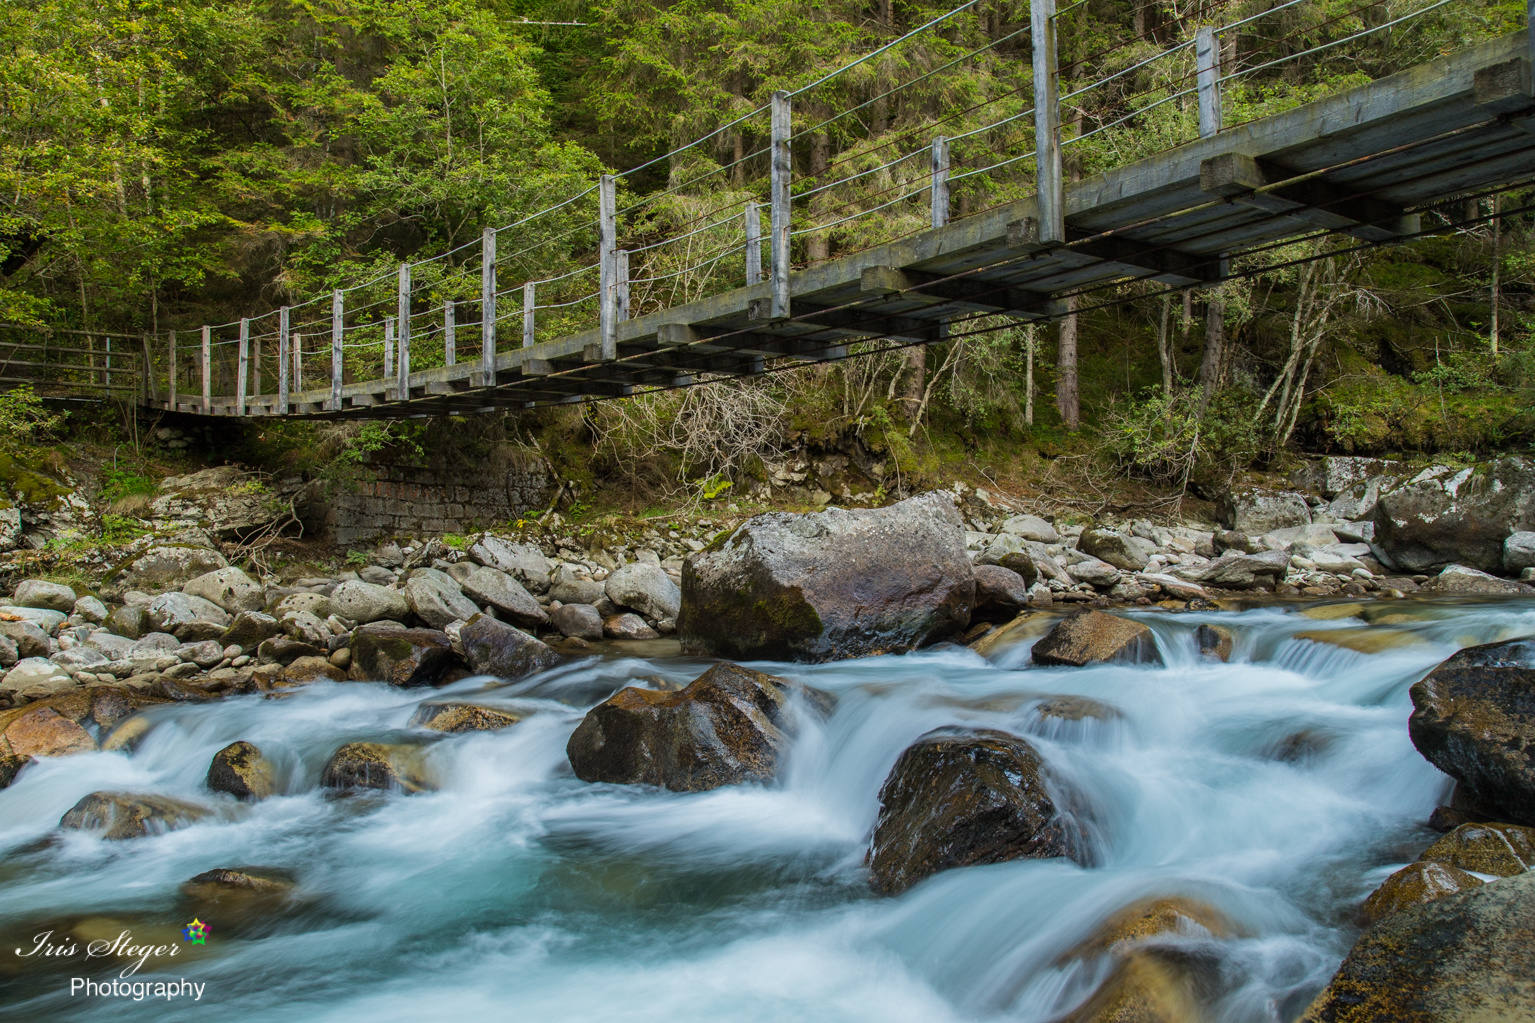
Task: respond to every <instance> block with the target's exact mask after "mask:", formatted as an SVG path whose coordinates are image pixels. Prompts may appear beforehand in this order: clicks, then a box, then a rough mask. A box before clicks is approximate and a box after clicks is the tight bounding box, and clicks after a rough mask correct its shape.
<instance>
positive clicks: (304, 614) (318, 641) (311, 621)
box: [277, 611, 331, 648]
mask: <svg viewBox="0 0 1535 1023" xmlns="http://www.w3.org/2000/svg"><path fill="white" fill-rule="evenodd" d="M277 624H279V625H281V626H282V631H283V632H284V633H286V634H287V636H288V638H289V639H296V640H298V641H299V642H300V643H308V644H309V645H310V646H316V647H322V648H326V647H329V646H330V637H331V631H330V626H329V625H326V624H325V622H324V621H322V620H321V619H319V618H317V617H315V616H314V615H312V614H310V613H309V612H308V611H290V612H288V613H287V614H285V615H283V616H282V617H281V618H280V619H278V622H277Z"/></svg>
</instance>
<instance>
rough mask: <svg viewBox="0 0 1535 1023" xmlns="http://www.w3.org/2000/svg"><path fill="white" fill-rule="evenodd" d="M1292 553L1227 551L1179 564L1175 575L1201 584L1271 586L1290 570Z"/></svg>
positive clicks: (1243, 587) (1235, 587)
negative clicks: (1200, 562) (1192, 563)
mask: <svg viewBox="0 0 1535 1023" xmlns="http://www.w3.org/2000/svg"><path fill="white" fill-rule="evenodd" d="M1289 567H1290V555H1289V554H1288V553H1286V552H1284V551H1264V552H1262V553H1261V554H1234V553H1230V552H1228V553H1226V554H1223V555H1221V556H1220V557H1219V558H1216V559H1215V560H1213V561H1210V562H1206V563H1205V564H1203V565H1195V566H1189V567H1184V566H1179V567H1178V568H1177V569H1175V570H1174V571H1173V573H1172V574H1173V575H1176V576H1178V577H1179V578H1181V579H1187V580H1189V581H1190V582H1196V583H1199V584H1200V585H1202V586H1213V587H1216V588H1217V589H1225V590H1251V589H1261V588H1264V587H1270V588H1272V587H1273V586H1275V585H1276V584H1278V583H1279V582H1280V581H1282V580H1283V579H1284V577H1285V574H1286V573H1287V572H1288V571H1289Z"/></svg>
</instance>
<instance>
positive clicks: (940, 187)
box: [930, 135, 949, 227]
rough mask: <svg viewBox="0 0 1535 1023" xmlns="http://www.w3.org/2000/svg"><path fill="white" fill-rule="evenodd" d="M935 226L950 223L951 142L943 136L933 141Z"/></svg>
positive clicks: (932, 190) (932, 189) (932, 188)
mask: <svg viewBox="0 0 1535 1023" xmlns="http://www.w3.org/2000/svg"><path fill="white" fill-rule="evenodd" d="M930 190H931V192H932V206H933V226H934V227H942V226H943V225H945V224H947V223H948V222H949V140H948V139H946V138H944V137H943V136H942V135H938V136H936V137H935V138H934V139H933V183H932V187H931V189H930Z"/></svg>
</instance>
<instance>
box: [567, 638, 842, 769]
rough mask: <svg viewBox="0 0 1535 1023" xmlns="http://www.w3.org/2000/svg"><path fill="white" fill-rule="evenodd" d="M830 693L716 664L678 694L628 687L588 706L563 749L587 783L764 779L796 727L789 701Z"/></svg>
mask: <svg viewBox="0 0 1535 1023" xmlns="http://www.w3.org/2000/svg"><path fill="white" fill-rule="evenodd" d="M796 695H798V696H800V697H802V698H803V699H805V700H806V701H807V702H809V703H810V704H811V705H812V706H813V707H815V708H816V709H819V710H822V711H825V710H827V709H829V707H830V704H831V702H832V697H831V696H830V695H829V694H826V693H821V692H819V691H818V690H814V689H811V688H810V687H808V686H802V685H800V684H798V683H795V682H791V681H789V680H788V679H783V678H779V677H777V676H775V675H765V674H763V673H762V672H760V671H752V670H751V669H750V668H743V667H741V666H740V665H737V664H729V663H725V664H716V665H715V666H714V667H712V668H710V669H709V670H708V671H706V672H704V673H703V674H702V675H700V676H699V677H698V678H696V679H694V680H693V681H692V682H690V683H688V685H687V686H686V687H685V688H683V689H681V690H680V691H677V692H657V691H655V690H651V689H638V688H635V687H633V686H630V687H628V688H626V689H623V690H620V691H619V692H618V693H616V694H614V695H613V696H612V697H610V698H609V699H607V700H605V701H603V702H602V703H599V704H598V705H597V706H596V707H593V708H592V709H591V711H589V712H588V713H587V715H586V717H585V718H584V719H583V720H582V722H581V724H580V725H578V726H577V727H576V730H575V732H574V734H572V735H571V737H570V742H569V743H568V744H567V746H566V748H565V751H566V754H567V755H568V756H569V758H570V764H571V766H572V767H573V768H575V772H576V777H578V778H580V779H581V780H582V781H589V782H616V783H619V784H625V785H661V786H664V787H665V788H669V789H672V790H673V791H677V792H698V791H702V790H704V789H713V788H718V787H720V786H721V785H734V784H738V783H740V782H745V781H759V782H765V781H768V780H770V779H771V778H772V777H773V776H774V775H775V774H776V773H777V771H778V763H779V758H780V756H781V755H782V754H783V751H784V750H785V748H786V747H787V746H788V744H789V740H790V739H791V738H792V736H793V734H794V730H795V721H794V716H793V714H792V712H791V702H792V700H793V698H794V697H795V696H796Z"/></svg>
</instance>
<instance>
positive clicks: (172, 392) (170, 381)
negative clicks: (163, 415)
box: [165, 330, 176, 412]
mask: <svg viewBox="0 0 1535 1023" xmlns="http://www.w3.org/2000/svg"><path fill="white" fill-rule="evenodd" d="M170 357H171V364H170V366H169V368H168V369H167V370H166V376H167V380H166V382H165V384H166V390H167V391H168V392H169V398H168V400H167V401H166V407H167V408H169V409H170V410H171V411H172V412H175V411H176V332H175V331H174V330H173V331H171V332H170Z"/></svg>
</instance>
